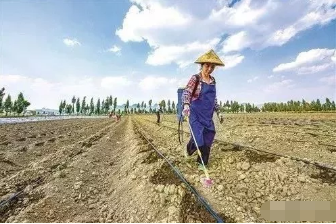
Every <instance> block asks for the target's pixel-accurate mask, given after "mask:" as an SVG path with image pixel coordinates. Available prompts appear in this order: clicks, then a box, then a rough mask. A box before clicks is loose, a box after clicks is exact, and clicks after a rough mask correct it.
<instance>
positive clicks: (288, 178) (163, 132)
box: [137, 116, 336, 222]
mask: <svg viewBox="0 0 336 224" xmlns="http://www.w3.org/2000/svg"><path fill="white" fill-rule="evenodd" d="M165 119H166V120H165V121H163V122H162V123H161V124H160V125H157V124H156V123H155V122H153V121H152V120H153V119H150V116H147V117H146V116H142V117H141V118H139V119H137V123H138V124H139V126H140V127H141V128H142V130H143V133H145V134H146V135H147V138H150V139H151V140H152V143H153V144H155V145H156V146H157V147H158V148H159V149H160V151H162V153H163V154H165V155H166V156H168V157H169V158H170V159H171V160H172V161H175V163H176V164H178V167H179V169H180V170H181V171H182V173H183V174H184V176H185V177H186V178H187V180H188V181H189V182H190V183H192V184H193V185H194V186H196V187H197V189H198V190H199V191H200V192H201V193H202V195H204V196H205V198H207V199H208V201H209V202H210V204H211V205H212V206H213V207H214V209H215V210H216V211H217V212H218V213H219V214H221V215H222V216H223V217H225V219H226V220H229V221H234V222H266V220H264V219H263V218H262V217H261V213H260V208H261V205H262V204H263V203H265V202H266V201H289V200H295V201H334V200H336V173H335V171H332V170H328V169H322V168H318V167H316V166H314V165H309V164H306V163H304V162H297V161H295V160H291V159H289V158H284V157H281V156H274V155H269V154H263V153H259V152H256V151H253V150H247V149H246V148H244V147H240V145H239V144H238V145H235V144H234V143H229V142H224V143H223V142H218V141H217V142H216V143H215V144H214V145H213V148H212V152H211V159H210V164H209V173H210V176H211V177H212V179H213V180H214V182H215V185H214V186H213V187H212V188H210V189H205V188H203V187H202V185H201V183H200V176H204V174H203V172H202V171H198V170H197V166H196V164H195V160H196V155H194V157H191V158H185V157H184V152H183V150H185V148H186V144H187V141H188V140H189V137H190V136H189V134H185V136H184V142H183V144H182V145H180V146H177V142H178V135H177V123H176V122H175V123H174V122H173V121H171V120H173V119H176V116H174V117H172V116H171V117H169V116H165ZM184 126H185V127H184V129H187V124H184ZM174 133H175V135H174ZM168 136H169V137H168ZM293 147H295V144H294V145H293ZM313 150H314V149H313ZM284 151H285V150H284ZM195 154H196V153H195ZM314 155H315V154H314V153H310V154H306V155H305V156H306V157H308V158H314ZM319 158H321V157H318V158H317V159H315V160H314V161H319ZM324 162H325V161H324Z"/></svg>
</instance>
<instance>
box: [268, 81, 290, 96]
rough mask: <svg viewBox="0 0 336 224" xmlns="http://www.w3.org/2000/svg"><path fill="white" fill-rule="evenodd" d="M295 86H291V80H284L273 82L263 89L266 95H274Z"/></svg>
mask: <svg viewBox="0 0 336 224" xmlns="http://www.w3.org/2000/svg"><path fill="white" fill-rule="evenodd" d="M294 85H295V84H293V80H291V79H285V80H282V81H280V82H274V83H272V84H270V85H268V86H267V87H266V88H265V89H264V92H267V93H274V92H278V91H285V90H287V89H288V88H291V87H293V86H294Z"/></svg>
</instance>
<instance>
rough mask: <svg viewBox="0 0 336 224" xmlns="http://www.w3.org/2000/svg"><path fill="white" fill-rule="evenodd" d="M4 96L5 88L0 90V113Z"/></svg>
mask: <svg viewBox="0 0 336 224" xmlns="http://www.w3.org/2000/svg"><path fill="white" fill-rule="evenodd" d="M4 96H5V87H2V88H1V89H0V113H2V111H3V97H4Z"/></svg>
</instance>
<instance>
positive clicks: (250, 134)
mask: <svg viewBox="0 0 336 224" xmlns="http://www.w3.org/2000/svg"><path fill="white" fill-rule="evenodd" d="M155 119H156V117H155V115H144V116H142V115H141V116H131V117H128V118H126V117H124V118H122V120H121V122H119V123H116V122H114V121H113V120H111V119H105V118H104V119H73V120H61V121H43V122H32V123H22V124H5V125H0V222H214V221H215V220H214V219H213V218H212V217H211V216H210V215H209V214H208V213H207V212H206V211H205V209H204V208H203V207H201V206H200V205H199V204H198V203H197V201H196V200H195V198H194V197H193V196H192V195H191V193H190V192H189V190H188V189H187V188H186V187H185V186H184V184H182V183H181V181H180V180H179V179H178V178H177V177H176V176H175V175H174V173H173V172H172V171H171V169H170V167H169V166H168V165H167V164H166V163H165V162H164V161H163V160H162V159H161V158H160V157H159V156H158V155H157V154H156V153H155V151H154V150H153V149H152V147H151V146H150V145H149V144H148V143H147V142H146V141H145V140H144V139H143V138H141V136H140V134H139V133H138V130H140V131H141V132H142V133H144V134H145V135H146V137H147V138H149V139H150V140H151V142H152V143H153V144H154V145H155V146H156V147H157V148H158V149H159V150H160V151H161V152H162V153H163V154H164V155H166V156H167V157H168V158H169V159H170V160H171V161H172V162H173V163H174V164H175V165H176V166H177V167H178V168H179V169H180V170H181V172H182V173H183V175H184V176H185V177H186V179H187V180H188V181H189V182H190V183H191V184H192V185H193V186H195V187H196V189H197V190H198V191H199V192H200V193H201V194H202V195H203V196H204V198H205V199H206V200H207V201H208V202H209V203H210V204H211V206H212V207H213V208H214V209H215V210H216V211H217V212H218V213H219V215H220V216H221V217H222V218H223V219H225V220H226V221H231V222H252V221H254V222H266V220H264V219H263V218H261V216H260V207H261V205H262V204H263V203H264V202H266V201H269V200H314V201H335V200H336V174H335V172H333V171H331V170H324V169H321V168H317V167H316V166H313V165H308V164H305V163H303V162H297V161H294V160H291V159H288V158H283V157H275V156H269V155H266V154H258V153H256V152H253V151H249V150H245V149H243V150H242V149H237V147H236V146H235V143H239V144H241V145H248V146H251V147H255V148H258V149H262V150H267V151H271V152H276V153H279V154H286V155H290V156H295V157H298V158H306V159H308V160H311V161H315V162H320V163H325V164H328V165H330V166H334V167H336V143H335V142H336V115H335V114H250V115H245V114H239V115H228V116H227V117H226V119H225V122H224V124H223V125H218V123H216V125H217V126H218V127H217V130H218V132H217V135H216V138H217V139H218V141H216V143H215V144H214V147H213V148H212V154H211V158H210V164H209V171H210V176H211V178H212V179H213V180H214V182H215V184H214V186H213V187H212V188H210V189H205V188H203V187H202V186H201V183H200V181H199V179H200V176H202V175H203V173H202V171H198V170H197V168H196V165H195V162H194V160H195V158H196V157H192V158H189V159H186V158H185V157H184V156H183V149H184V148H185V144H186V143H187V140H188V138H189V135H188V134H185V136H184V137H185V138H184V142H183V144H182V145H179V143H178V136H177V122H176V116H167V115H164V117H163V122H162V124H161V125H160V126H158V125H157V124H155ZM138 128H139V129H138ZM184 130H185V131H187V125H186V124H184ZM221 141H222V142H221ZM223 142H224V143H223ZM15 192H19V193H20V194H19V195H18V196H17V197H16V198H15V199H13V200H10V201H8V203H7V201H5V200H6V199H8V198H10V196H11V195H12V194H13V193H15ZM1 202H3V203H1ZM4 202H6V203H4Z"/></svg>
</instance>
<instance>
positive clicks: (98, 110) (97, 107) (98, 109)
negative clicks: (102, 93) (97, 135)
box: [96, 98, 100, 115]
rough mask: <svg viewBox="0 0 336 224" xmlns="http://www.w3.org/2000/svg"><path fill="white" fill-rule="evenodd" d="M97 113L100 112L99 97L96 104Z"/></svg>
mask: <svg viewBox="0 0 336 224" xmlns="http://www.w3.org/2000/svg"><path fill="white" fill-rule="evenodd" d="M96 114H98V115H99V114H100V99H99V98H98V100H97V105H96Z"/></svg>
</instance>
